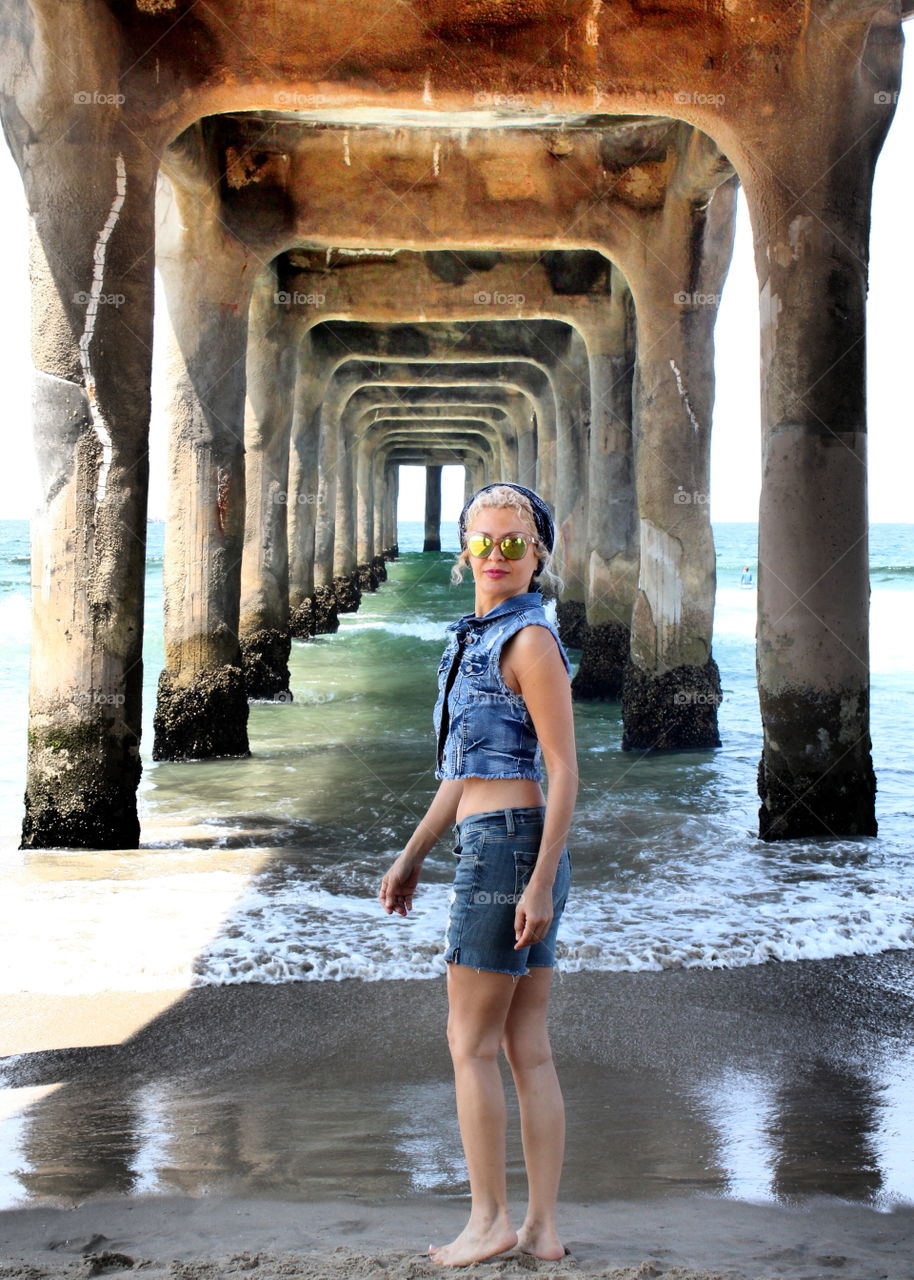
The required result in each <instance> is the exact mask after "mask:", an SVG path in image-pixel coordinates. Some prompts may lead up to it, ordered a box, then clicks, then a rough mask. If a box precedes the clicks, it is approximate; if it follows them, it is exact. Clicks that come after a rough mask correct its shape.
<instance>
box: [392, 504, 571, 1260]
mask: <svg viewBox="0 0 914 1280" xmlns="http://www.w3.org/2000/svg"><path fill="white" fill-rule="evenodd" d="M458 529H459V534H460V547H461V550H460V556H459V559H458V561H457V563H456V565H455V566H454V569H453V570H452V579H453V580H454V581H457V582H459V581H460V580H461V574H462V570H463V569H464V568H465V567H467V566H469V567H470V569H471V570H472V573H473V581H474V584H475V588H476V598H475V609H474V612H473V613H470V614H465V615H464V616H463V617H462V618H460V619H458V621H457V622H453V623H451V624H450V626H449V627H448V628H447V630H448V632H449V642H448V645H447V648H446V649H445V651H444V655H443V657H442V659H441V663H440V665H439V668H438V699H437V702H436V704H435V712H434V723H435V730H436V733H437V736H438V755H437V763H436V768H435V777H436V778H439V779H440V780H441V785H440V787H439V788H438V791H437V793H436V795H435V798H434V800H433V801H432V803H431V805H430V806H429V808H428V811H427V812H426V814H425V816H424V817H423V818H422V820H421V821H420V822H419V823H418V825H417V827H416V829H415V831H414V832H413V834H412V835H411V836H410V838H409V840H408V841H407V842H406V845H405V846H404V849H403V852H402V853H401V854H400V855H399V857H398V858H397V859H396V861H395V862H394V863H393V865H392V866H391V867H390V869H389V870H388V872H387V874H386V875H385V876H384V878H383V880H382V881H381V887H380V890H379V897H380V900H381V903H382V905H383V906H384V909H385V910H386V911H387V912H388V914H390V913H391V912H397V913H398V914H399V915H402V916H405V915H406V913H407V912H408V911H409V909H410V907H411V906H412V902H413V895H414V893H415V891H416V885H417V883H418V881H419V876H420V873H421V869H422V863H423V861H424V859H425V857H426V855H427V854H428V853H429V852H430V850H431V849H432V848H433V847H434V846H435V844H437V842H438V840H439V839H440V838H441V837H442V835H443V834H444V833H445V831H446V830H447V828H448V827H449V826H450V825H451V824H454V825H455V837H456V840H455V845H454V854H455V856H456V868H455V877H454V887H453V891H452V893H451V902H450V909H449V914H448V923H447V936H446V950H445V955H444V958H445V960H446V962H447V985H448V1004H449V1010H450V1012H449V1017H448V1042H449V1045H450V1049H451V1057H452V1060H453V1064H454V1079H455V1085H456V1091H457V1115H458V1119H459V1122H460V1135H461V1139H462V1141H463V1149H464V1153H465V1155H466V1161H467V1170H468V1173H469V1180H470V1193H471V1201H472V1202H471V1208H470V1217H469V1221H468V1222H467V1225H466V1227H465V1228H464V1230H463V1231H462V1232H461V1233H460V1235H458V1236H457V1238H456V1239H455V1240H452V1241H451V1243H450V1244H445V1245H438V1246H435V1245H433V1246H431V1248H430V1249H429V1255H430V1256H431V1258H432V1259H433V1261H435V1262H437V1263H439V1264H441V1265H442V1266H458V1267H459V1266H466V1265H468V1264H469V1263H472V1262H479V1261H481V1260H482V1259H484V1258H490V1257H493V1256H494V1255H495V1254H498V1253H503V1252H504V1251H505V1250H507V1249H513V1248H515V1247H517V1248H519V1249H520V1250H521V1251H523V1252H524V1253H528V1254H532V1255H533V1256H534V1257H537V1258H543V1259H552V1260H555V1259H559V1258H561V1257H563V1256H564V1253H565V1249H564V1246H563V1244H562V1241H561V1239H560V1237H559V1233H558V1227H557V1224H556V1216H555V1214H556V1200H557V1196H558V1188H559V1179H560V1177H561V1171H562V1161H563V1159H564V1144H565V1111H564V1103H563V1100H562V1093H561V1089H560V1087H559V1082H558V1077H557V1075H556V1072H555V1066H554V1064H553V1061H552V1051H551V1047H550V1044H549V1034H548V1030H547V1026H546V1014H547V1008H548V1003H549V993H550V988H551V982H552V970H553V966H554V964H555V942H556V933H557V931H558V927H559V921H560V920H561V917H562V912H563V910H564V907H565V901H566V898H567V895H568V889H569V885H570V883H571V859H570V857H569V853H568V847H567V845H566V843H565V842H566V839H567V836H568V831H569V828H570V825H571V818H572V814H573V812H574V807H575V802H576V799H577V789H578V769H577V759H576V755H575V743H574V722H573V718H572V705H571V686H570V680H569V676H570V667H569V663H568V658H567V656H566V654H565V650H564V648H563V647H562V642H561V640H560V639H559V635H558V632H557V630H556V628H555V626H554V625H553V623H552V622H551V621H550V619H549V618H548V617H547V616H546V613H545V610H544V608H543V599H542V595H541V594H540V587H541V585H542V584H546V585H548V586H550V587H552V588H557V587H560V586H561V582H560V580H559V579H558V578H556V576H555V575H554V574H553V573H552V572H551V570H550V568H549V561H550V556H551V553H552V549H553V546H554V543H555V526H554V524H553V520H552V515H551V513H550V511H549V508H548V507H547V506H546V504H545V502H544V501H543V499H542V498H541V497H540V496H539V495H538V494H537V493H534V492H533V490H531V489H527V488H525V487H524V486H523V485H518V484H509V483H496V484H490V485H486V486H484V487H483V488H482V489H480V490H479V491H478V492H477V493H475V494H474V495H473V496H472V498H470V499H469V501H468V502H467V503H466V505H465V506H464V509H463V511H462V512H461V515H460V520H459V524H458ZM541 762H542V763H545V766H546V773H547V775H548V782H549V794H548V798H547V797H545V796H544V794H543V790H542V788H541V786H540V782H541V780H542V777H543V773H542V768H541ZM500 1048H504V1051H505V1055H506V1057H507V1059H508V1062H509V1064H510V1067H511V1072H512V1074H513V1077H514V1084H515V1087H516V1089H517V1096H518V1101H519V1104H520V1117H521V1131H522V1136H523V1147H524V1162H525V1165H526V1170H527V1184H528V1204H527V1212H526V1216H525V1218H524V1221H523V1223H522V1224H521V1226H520V1229H519V1230H517V1231H515V1229H514V1228H513V1226H512V1225H511V1220H510V1217H509V1213H508V1204H507V1190H506V1178H505V1129H506V1119H505V1096H504V1089H503V1087H502V1080H501V1073H500V1071H499V1066H498V1054H499V1049H500Z"/></svg>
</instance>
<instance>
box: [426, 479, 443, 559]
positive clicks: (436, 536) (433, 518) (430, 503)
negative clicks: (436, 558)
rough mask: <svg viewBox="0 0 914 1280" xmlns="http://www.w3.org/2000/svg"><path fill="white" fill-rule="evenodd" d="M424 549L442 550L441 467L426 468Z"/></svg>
mask: <svg viewBox="0 0 914 1280" xmlns="http://www.w3.org/2000/svg"><path fill="white" fill-rule="evenodd" d="M422 550H423V551H440V550H441V468H440V467H426V468H425V540H424V542H423V543H422Z"/></svg>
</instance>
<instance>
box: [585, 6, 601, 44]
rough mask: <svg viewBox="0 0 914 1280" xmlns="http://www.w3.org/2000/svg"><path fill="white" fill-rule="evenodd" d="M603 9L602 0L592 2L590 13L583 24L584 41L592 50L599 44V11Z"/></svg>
mask: <svg viewBox="0 0 914 1280" xmlns="http://www.w3.org/2000/svg"><path fill="white" fill-rule="evenodd" d="M602 8H603V0H592V2H591V6H590V13H589V14H588V15H587V18H586V20H585V22H584V39H585V40H586V41H587V43H588V44H589V45H593V46H594V48H596V46H597V45H598V44H599V43H600V25H599V18H600V10H601V9H602Z"/></svg>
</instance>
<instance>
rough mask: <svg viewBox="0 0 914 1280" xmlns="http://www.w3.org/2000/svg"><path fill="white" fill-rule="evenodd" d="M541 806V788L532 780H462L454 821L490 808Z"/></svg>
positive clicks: (543, 801) (542, 801)
mask: <svg viewBox="0 0 914 1280" xmlns="http://www.w3.org/2000/svg"><path fill="white" fill-rule="evenodd" d="M545 803H546V797H545V796H544V795H543V788H542V787H541V786H540V784H539V783H538V782H537V781H536V779H535V778H464V780H463V790H462V791H461V793H460V801H459V803H458V805H457V818H456V821H457V822H462V821H463V819H464V818H468V817H470V815H471V814H474V813H487V812H488V811H489V810H490V809H526V808H528V807H529V806H530V805H536V804H545Z"/></svg>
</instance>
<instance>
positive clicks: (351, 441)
mask: <svg viewBox="0 0 914 1280" xmlns="http://www.w3.org/2000/svg"><path fill="white" fill-rule="evenodd" d="M325 412H326V405H325ZM333 420H334V423H335V428H336V440H337V452H336V503H335V512H334V533H333V590H334V594H335V596H336V607H337V610H338V611H339V612H340V613H354V612H355V611H356V610H357V609H358V607H359V605H360V604H361V601H362V589H361V586H360V584H359V571H358V567H357V564H356V520H355V517H356V511H355V475H354V471H355V455H354V445H355V432H354V430H353V426H352V423H351V422H347V421H345V419H344V418H343V416H341V415H338V414H336V413H334V414H333Z"/></svg>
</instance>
